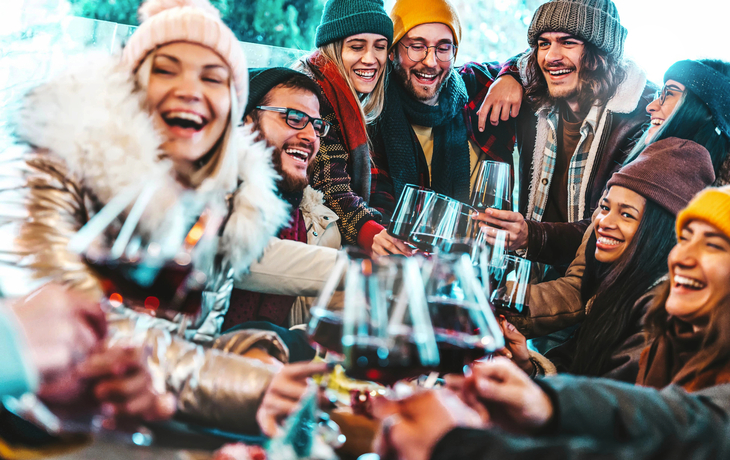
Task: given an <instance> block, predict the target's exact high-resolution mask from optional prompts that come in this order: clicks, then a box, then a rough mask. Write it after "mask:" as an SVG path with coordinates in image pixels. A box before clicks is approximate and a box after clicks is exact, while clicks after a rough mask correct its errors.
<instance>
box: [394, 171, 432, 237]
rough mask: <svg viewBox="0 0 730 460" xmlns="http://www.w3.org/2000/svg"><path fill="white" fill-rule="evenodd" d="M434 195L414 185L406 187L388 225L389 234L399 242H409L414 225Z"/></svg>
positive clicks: (430, 191)
mask: <svg viewBox="0 0 730 460" xmlns="http://www.w3.org/2000/svg"><path fill="white" fill-rule="evenodd" d="M434 195H435V193H434V191H433V190H429V189H427V188H423V187H418V186H416V185H412V184H408V185H406V186H405V188H404V189H403V193H402V194H401V196H400V199H399V200H398V204H396V206H395V211H394V212H393V217H392V218H391V219H390V223H389V224H388V234H390V236H392V237H395V238H398V239H399V240H403V241H408V238H409V237H410V236H411V230H413V225H414V224H415V223H416V221H417V220H418V217H419V216H420V215H421V213H422V212H423V210H424V209H425V208H426V205H427V203H428V201H429V199H431V198H432V197H433V196H434Z"/></svg>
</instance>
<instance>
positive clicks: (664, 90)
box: [654, 85, 684, 105]
mask: <svg viewBox="0 0 730 460" xmlns="http://www.w3.org/2000/svg"><path fill="white" fill-rule="evenodd" d="M667 91H669V92H670V93H676V94H679V95H681V94H683V93H684V91H682V90H681V89H679V88H677V87H676V86H674V85H672V86H667V85H664V86H663V87H662V89H660V90H659V91H657V92H656V93H655V94H654V99H655V100H656V99H659V105H664V102H665V101H666V100H667Z"/></svg>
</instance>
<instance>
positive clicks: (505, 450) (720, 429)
mask: <svg viewBox="0 0 730 460" xmlns="http://www.w3.org/2000/svg"><path fill="white" fill-rule="evenodd" d="M540 385H541V386H542V387H543V388H544V389H545V390H546V392H547V393H548V394H549V395H550V397H551V399H552V400H553V402H554V404H555V407H556V409H557V413H556V419H555V423H554V426H553V428H552V430H551V432H550V433H549V434H543V435H541V436H536V437H526V436H516V435H512V434H507V433H504V432H500V431H497V430H489V431H483V430H470V429H461V428H459V429H455V430H452V431H451V432H449V433H448V434H447V435H446V436H444V438H442V439H441V440H440V441H439V443H438V444H437V445H436V447H435V449H434V452H433V455H432V457H431V458H432V460H450V459H461V458H470V459H478V460H488V459H495V460H496V459H502V458H509V459H511V460H520V459H533V458H540V459H573V460H579V459H607V460H608V459H616V460H618V459H633V460H640V459H647V460H648V459H676V460H680V459H689V458H692V459H695V460H699V459H708V460H709V459H719V458H730V385H721V386H717V387H713V388H709V389H707V390H703V391H701V392H697V393H693V394H689V393H686V392H685V391H684V390H682V389H681V388H678V387H675V386H670V387H667V388H665V389H664V390H662V391H657V390H655V389H651V388H643V387H637V386H634V385H629V384H625V383H620V382H614V381H610V380H605V379H591V378H582V377H573V376H558V377H553V378H547V379H544V380H542V381H540Z"/></svg>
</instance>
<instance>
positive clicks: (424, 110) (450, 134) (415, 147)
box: [379, 69, 469, 202]
mask: <svg viewBox="0 0 730 460" xmlns="http://www.w3.org/2000/svg"><path fill="white" fill-rule="evenodd" d="M394 80H396V79H395V78H394V79H393V80H391V82H390V83H389V84H388V88H387V90H386V98H385V107H384V109H383V114H382V115H381V117H380V122H379V129H380V131H381V132H382V136H383V141H384V142H383V143H384V146H385V153H386V156H387V158H388V165H389V170H390V175H391V177H392V179H393V185H394V187H395V198H396V200H397V199H398V197H399V196H400V194H401V192H402V191H403V187H405V185H406V184H418V185H423V186H429V185H430V187H431V188H432V189H433V190H434V191H436V192H438V193H442V194H444V195H448V196H450V197H452V198H455V199H457V200H460V201H464V202H466V201H468V200H469V141H468V132H467V127H466V122H465V119H464V111H465V106H466V103H467V102H468V96H467V92H466V86H465V85H464V81H463V80H462V79H461V76H460V75H459V74H458V72H456V70H453V69H452V71H451V76H450V77H449V79H448V80H447V83H446V85H445V86H444V87H443V88H442V89H441V93H440V94H439V99H438V105H435V106H431V105H426V104H423V103H421V102H418V101H416V100H414V99H413V97H412V96H411V95H410V94H409V93H408V92H407V91H406V90H405V89H404V88H403V87H402V86H401V85H400V83H398V82H396V81H394ZM411 124H414V125H419V126H428V127H432V128H433V136H434V141H433V157H432V160H431V180H430V181H429V180H428V169H427V165H426V161H425V157H424V155H423V149H422V148H421V145H420V143H419V142H418V138H416V135H415V133H414V132H413V128H411ZM429 182H430V184H429Z"/></svg>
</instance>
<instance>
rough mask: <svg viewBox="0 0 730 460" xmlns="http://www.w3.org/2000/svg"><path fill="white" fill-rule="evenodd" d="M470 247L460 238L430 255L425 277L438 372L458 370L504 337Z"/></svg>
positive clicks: (487, 352)
mask: <svg viewBox="0 0 730 460" xmlns="http://www.w3.org/2000/svg"><path fill="white" fill-rule="evenodd" d="M472 247H473V244H464V243H459V242H456V243H453V244H451V245H445V246H443V247H442V249H441V250H440V251H438V253H437V254H436V255H435V256H434V257H433V258H432V260H431V263H432V267H431V268H430V273H429V276H428V279H427V280H426V287H425V292H426V299H427V302H428V311H429V315H430V320H431V323H432V325H433V330H434V334H435V338H436V343H437V345H438V349H439V355H440V365H439V367H438V371H439V372H441V373H461V372H462V371H463V368H464V366H466V365H469V364H471V363H472V362H473V361H475V360H477V359H481V358H485V357H487V356H489V355H491V354H492V353H494V352H495V351H496V350H498V349H500V348H503V347H504V337H503V336H502V333H501V330H500V328H499V324H498V323H497V321H496V319H495V317H494V314H493V313H492V308H491V305H490V304H489V301H488V299H487V297H486V296H485V292H484V289H483V286H482V283H480V282H479V279H478V276H477V271H476V268H475V266H474V264H473V262H472V260H471V257H470V251H471V248H472Z"/></svg>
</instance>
